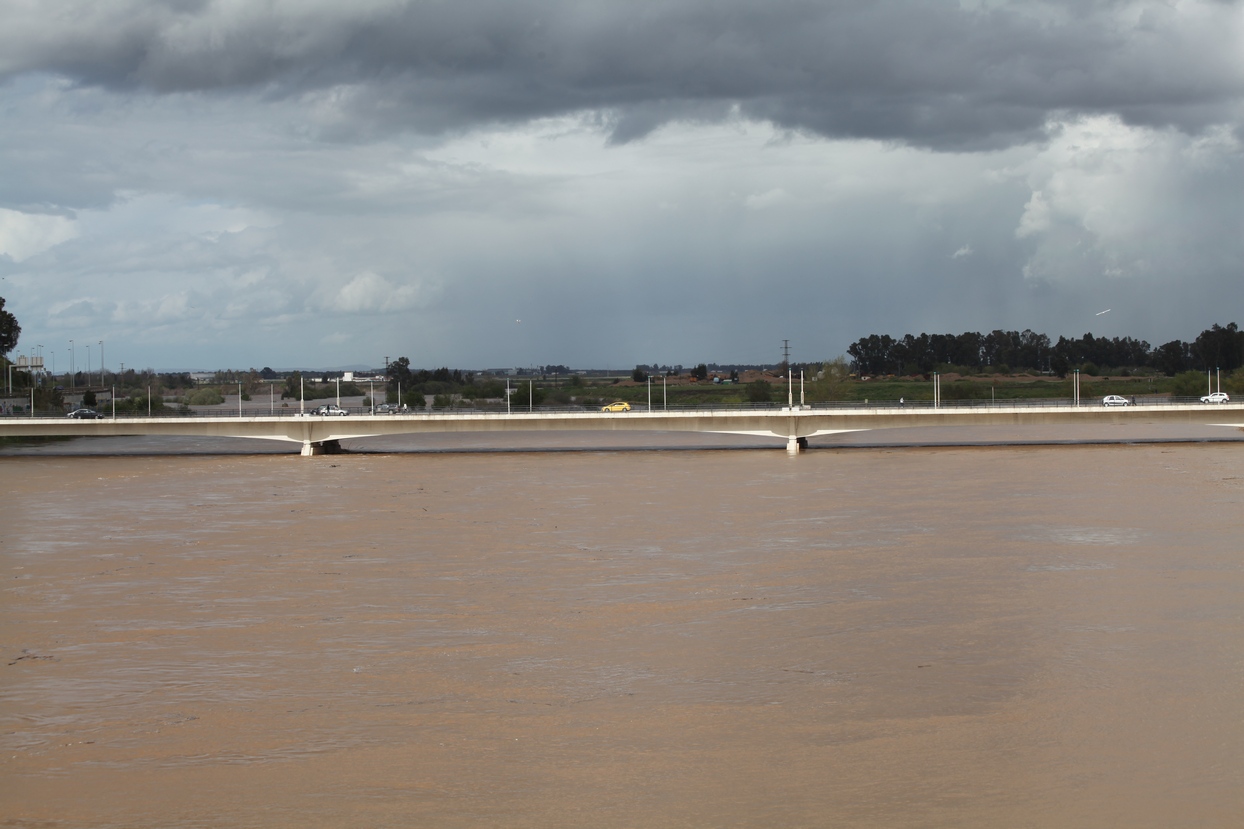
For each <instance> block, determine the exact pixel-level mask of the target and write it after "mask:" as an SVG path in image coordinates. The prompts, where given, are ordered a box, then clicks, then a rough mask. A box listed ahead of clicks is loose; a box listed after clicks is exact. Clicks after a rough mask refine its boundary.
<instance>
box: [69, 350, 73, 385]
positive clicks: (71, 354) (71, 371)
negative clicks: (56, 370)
mask: <svg viewBox="0 0 1244 829" xmlns="http://www.w3.org/2000/svg"><path fill="white" fill-rule="evenodd" d="M73 368H74V366H73V340H70V341H69V390H70V391H73V386H74V380H73Z"/></svg>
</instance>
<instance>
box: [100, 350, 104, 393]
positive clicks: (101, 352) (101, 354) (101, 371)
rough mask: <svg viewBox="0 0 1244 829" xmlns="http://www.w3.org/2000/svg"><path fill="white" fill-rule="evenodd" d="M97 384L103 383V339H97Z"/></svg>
mask: <svg viewBox="0 0 1244 829" xmlns="http://www.w3.org/2000/svg"><path fill="white" fill-rule="evenodd" d="M99 384H100V385H101V386H102V385H103V384H104V341H103V340H100V341H99Z"/></svg>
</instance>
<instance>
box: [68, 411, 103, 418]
mask: <svg viewBox="0 0 1244 829" xmlns="http://www.w3.org/2000/svg"><path fill="white" fill-rule="evenodd" d="M65 417H72V418H73V419H74V420H103V419H104V416H103V415H102V414H100V413H99V412H97V411H95V410H94V409H74V410H73V411H72V412H70V413H69V414H67V415H65Z"/></svg>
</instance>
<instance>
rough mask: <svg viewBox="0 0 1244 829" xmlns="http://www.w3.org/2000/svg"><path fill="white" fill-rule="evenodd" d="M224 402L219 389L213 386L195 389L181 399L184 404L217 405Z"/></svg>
mask: <svg viewBox="0 0 1244 829" xmlns="http://www.w3.org/2000/svg"><path fill="white" fill-rule="evenodd" d="M224 402H225V398H224V397H222V396H221V394H220V389H215V388H206V389H195V390H194V391H192V392H191V393H190V394H189V395H188V396H187V397H186V399H185V400H183V401H182V403H183V405H186V406H217V405H219V404H221V403H224Z"/></svg>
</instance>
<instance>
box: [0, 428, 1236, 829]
mask: <svg viewBox="0 0 1244 829" xmlns="http://www.w3.org/2000/svg"><path fill="white" fill-rule="evenodd" d="M0 510H2V512H0V516H2V519H3V520H2V522H0V577H2V578H3V581H4V585H3V586H4V594H3V596H4V597H3V602H2V603H0V648H2V651H0V656H2V657H3V659H2V660H0V677H2V679H0V726H2V727H0V732H2V733H0V825H4V826H14V827H36V826H38V827H61V826H64V827H113V826H115V827H191V826H231V827H232V826H237V827H252V826H254V827H269V826H271V827H286V826H288V827H353V826H393V827H401V826H432V827H459V826H461V827H468V826H469V827H475V826H506V827H515V826H517V827H561V826H565V827H570V826H600V827H635V826H675V827H701V826H704V827H709V826H713V827H716V826H741V827H762V826H765V827H767V826H808V827H813V826H815V827H820V826H860V827H865V826H867V827H873V826H876V827H999V826H1017V827H1023V826H1031V827H1100V826H1127V827H1172V826H1198V827H1205V826H1222V827H1228V826H1237V825H1239V824H1240V821H1241V818H1240V816H1241V815H1244V555H1242V553H1244V543H1242V542H1244V532H1242V530H1244V447H1242V446H1240V445H1239V444H1238V443H1237V444H1196V443H1194V444H1153V445H1104V446H1099V445H1090V446H1034V447H988V448H982V447H942V448H911V447H906V448H899V447H896V448H878V449H853V450H837V451H835V450H828V451H826V450H821V451H812V452H808V453H806V454H804V455H802V456H800V457H797V458H789V457H787V456H786V455H785V453H784V452H783V451H781V450H780V449H778V450H773V449H765V450H759V449H757V450H752V449H736V450H734V451H704V450H693V451H680V452H665V451H634V452H625V451H621V452H619V451H615V452H591V451H580V452H572V453H541V452H525V453H524V452H513V453H507V452H480V453H468V454H447V453H439V452H431V453H422V454H362V455H359V454H355V455H343V456H333V457H321V458H314V459H305V458H299V457H297V456H290V455H286V454H267V455H264V454H259V455H240V456H227V455H226V456H211V455H192V456H188V457H176V456H159V455H156V456H147V455H136V456H126V455H114V456H92V455H90V454H89V453H86V454H79V455H77V456H71V455H55V454H46V453H45V454H42V455H40V454H38V453H36V454H33V455H27V456H20V455H19V456H10V457H4V458H0Z"/></svg>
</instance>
